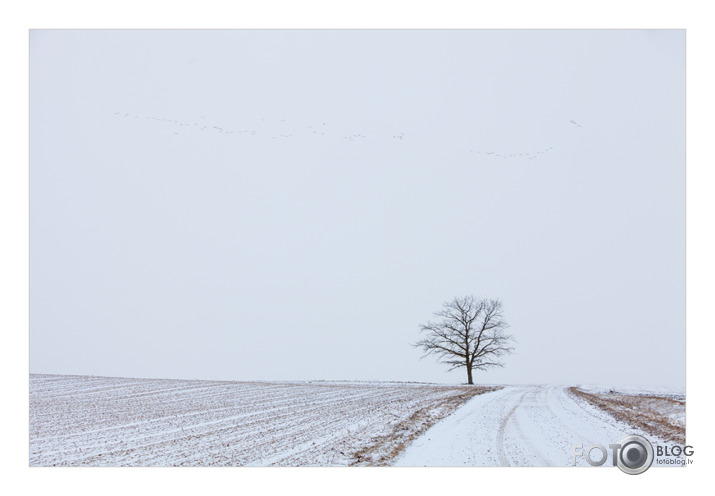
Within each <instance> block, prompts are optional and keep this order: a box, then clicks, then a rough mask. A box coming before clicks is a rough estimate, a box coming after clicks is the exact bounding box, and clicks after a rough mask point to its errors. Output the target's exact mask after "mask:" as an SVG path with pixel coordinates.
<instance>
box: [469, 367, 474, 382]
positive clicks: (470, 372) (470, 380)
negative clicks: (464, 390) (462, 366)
mask: <svg viewBox="0 0 715 496" xmlns="http://www.w3.org/2000/svg"><path fill="white" fill-rule="evenodd" d="M467 384H474V382H472V367H470V366H469V365H467Z"/></svg>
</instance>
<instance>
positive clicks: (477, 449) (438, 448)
mask: <svg viewBox="0 0 715 496" xmlns="http://www.w3.org/2000/svg"><path fill="white" fill-rule="evenodd" d="M629 434H639V435H641V436H644V437H645V438H646V439H648V440H649V441H650V442H651V443H652V444H653V445H654V446H657V445H658V444H663V445H672V442H669V441H667V440H665V439H662V438H658V437H656V436H653V435H652V434H650V433H649V432H645V431H643V430H642V429H639V428H637V427H634V426H633V425H631V424H627V423H625V422H622V421H620V420H617V419H616V418H614V417H613V416H612V415H610V414H609V413H607V412H606V411H604V410H602V409H601V408H598V407H597V406H595V405H593V404H591V403H590V402H589V401H586V400H584V399H582V398H580V397H578V396H577V395H575V394H572V393H571V392H569V389H568V387H564V386H546V385H536V386H506V387H504V388H503V389H501V390H499V391H494V392H490V393H487V394H483V395H480V396H476V397H474V398H472V399H471V400H469V401H468V402H467V403H465V404H464V405H463V406H462V407H461V408H460V409H459V410H457V411H456V412H455V413H454V414H453V415H451V416H449V417H447V418H445V419H444V420H442V421H440V422H438V423H437V424H436V425H434V426H433V427H432V428H431V429H429V430H428V431H427V432H426V433H425V434H423V435H422V436H420V437H418V438H416V439H415V440H414V442H413V443H412V444H411V445H410V446H409V447H408V448H407V449H406V450H405V451H404V452H403V453H402V454H401V455H400V456H398V457H397V459H396V460H395V462H394V465H398V466H520V467H524V466H560V467H569V466H573V453H574V450H573V446H574V445H581V446H582V447H583V448H584V450H585V448H586V447H588V446H592V445H596V444H600V445H602V446H604V447H608V445H609V444H612V443H618V441H620V440H621V439H622V438H623V437H625V436H626V435H629ZM599 457H600V453H598V452H594V454H593V459H595V460H597V459H599ZM678 458H679V459H682V458H683V457H682V456H681V457H678ZM610 460H611V459H610V451H609V459H608V462H607V463H605V464H604V465H603V466H609V467H612V466H613V465H612V463H611V461H610ZM576 462H577V465H579V466H588V465H587V462H586V460H585V458H584V457H577V460H576ZM653 466H654V467H656V466H658V464H657V459H656V462H654V464H653ZM670 466H672V465H670Z"/></svg>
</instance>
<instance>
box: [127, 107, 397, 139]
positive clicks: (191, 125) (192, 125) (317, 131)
mask: <svg viewBox="0 0 715 496" xmlns="http://www.w3.org/2000/svg"><path fill="white" fill-rule="evenodd" d="M114 115H115V116H118V117H123V118H129V119H147V120H153V121H157V122H161V123H164V124H170V125H173V126H175V127H178V128H179V129H176V130H175V131H174V132H173V134H175V135H179V134H180V131H182V129H181V128H187V129H193V130H198V131H201V132H209V133H211V132H213V133H217V134H237V135H239V134H244V135H247V136H255V135H256V134H260V135H265V136H267V137H270V138H271V139H286V138H293V137H294V136H296V135H295V134H294V133H292V132H286V131H285V129H286V123H287V119H281V120H280V122H279V126H278V128H275V126H274V129H273V130H272V132H268V130H260V128H261V126H263V125H264V124H266V120H265V119H261V126H257V128H256V129H228V128H224V127H221V126H214V125H212V124H210V123H207V122H206V121H205V119H206V117H205V116H201V118H200V119H199V121H192V122H189V121H180V120H177V119H168V118H165V117H156V116H149V115H144V116H142V115H139V114H134V113H131V112H114ZM276 129H279V131H278V132H276ZM184 130H186V129H184ZM304 131H305V133H307V134H309V135H314V136H326V135H328V134H330V132H329V128H328V123H327V122H323V123H320V124H311V125H307V126H305V127H304ZM404 137H405V135H404V133H400V134H399V135H397V136H393V138H394V139H397V140H402V139H404ZM365 138H366V136H365V135H364V134H349V135H346V136H343V139H345V140H347V141H355V140H362V139H365Z"/></svg>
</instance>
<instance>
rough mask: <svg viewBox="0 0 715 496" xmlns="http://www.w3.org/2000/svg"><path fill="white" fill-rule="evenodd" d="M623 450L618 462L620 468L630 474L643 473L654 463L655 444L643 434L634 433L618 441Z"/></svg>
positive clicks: (619, 454) (620, 452)
mask: <svg viewBox="0 0 715 496" xmlns="http://www.w3.org/2000/svg"><path fill="white" fill-rule="evenodd" d="M618 444H620V445H621V450H620V451H619V453H618V459H617V462H616V464H617V465H618V468H620V469H621V470H623V471H624V472H625V473H627V474H630V475H638V474H642V473H643V472H645V471H646V470H648V469H649V468H650V466H651V464H652V463H653V446H652V445H651V444H650V441H648V440H647V439H646V438H644V437H643V436H637V435H635V434H632V435H630V436H626V437H624V438H623V439H621V440H620V442H619V443H618Z"/></svg>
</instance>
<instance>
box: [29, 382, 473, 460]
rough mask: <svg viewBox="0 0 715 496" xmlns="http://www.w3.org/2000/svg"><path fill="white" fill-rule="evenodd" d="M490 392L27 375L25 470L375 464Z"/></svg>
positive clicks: (413, 386) (376, 385)
mask: <svg viewBox="0 0 715 496" xmlns="http://www.w3.org/2000/svg"><path fill="white" fill-rule="evenodd" d="M485 390H486V388H474V387H462V386H440V385H433V384H415V383H379V382H376V383H350V382H294V383H270V382H223V381H181V380H152V379H126V378H109V377H88V376H53V375H35V374H32V375H31V376H30V465H33V466H51V465H84V466H173V465H257V466H267V465H290V466H311V465H319V466H328V465H349V464H361V465H379V464H385V463H386V461H387V460H390V459H391V458H392V457H394V455H395V454H397V453H398V452H399V450H400V449H402V448H403V447H404V446H405V445H406V444H409V442H410V441H411V439H413V438H414V437H416V436H417V435H418V434H420V433H421V432H424V431H426V430H427V428H429V427H430V426H431V425H433V424H434V423H435V422H436V421H438V420H439V419H441V418H442V417H444V416H446V415H448V414H449V413H451V412H452V411H454V409H455V408H457V407H458V406H460V405H461V404H463V403H464V401H466V400H468V399H469V398H471V397H472V396H473V395H475V394H479V393H482V392H484V391H485Z"/></svg>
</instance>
